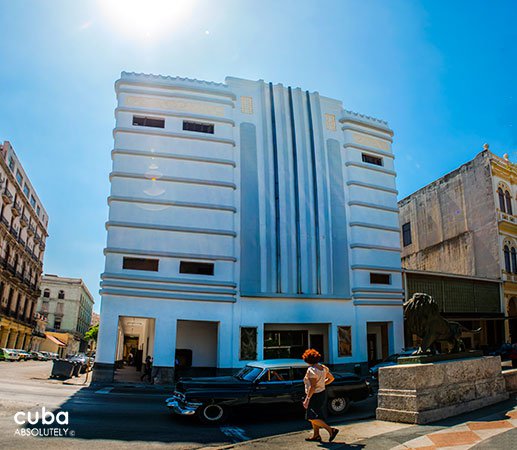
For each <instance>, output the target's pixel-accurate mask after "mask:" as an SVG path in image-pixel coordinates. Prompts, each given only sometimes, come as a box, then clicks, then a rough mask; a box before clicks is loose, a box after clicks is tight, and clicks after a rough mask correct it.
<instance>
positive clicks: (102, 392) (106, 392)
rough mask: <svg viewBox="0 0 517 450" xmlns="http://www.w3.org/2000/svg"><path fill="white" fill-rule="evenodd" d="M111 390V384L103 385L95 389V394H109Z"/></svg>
mask: <svg viewBox="0 0 517 450" xmlns="http://www.w3.org/2000/svg"><path fill="white" fill-rule="evenodd" d="M112 390H113V386H109V387H105V388H102V389H99V390H98V391H95V393H96V394H109V393H110V392H111V391H112Z"/></svg>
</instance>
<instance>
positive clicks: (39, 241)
mask: <svg viewBox="0 0 517 450" xmlns="http://www.w3.org/2000/svg"><path fill="white" fill-rule="evenodd" d="M0 187H1V188H0V191H1V195H2V203H1V205H0V301H1V306H0V347H4V348H5V347H7V348H18V349H25V350H27V349H29V348H30V343H31V337H32V332H33V329H34V327H35V324H36V322H35V316H34V313H35V312H36V302H37V299H38V297H39V283H40V276H41V273H42V267H43V255H44V251H45V240H46V238H47V236H48V234H47V225H48V216H47V213H46V211H45V209H44V208H43V205H42V203H41V201H40V199H39V198H38V195H37V194H36V191H35V189H34V187H33V186H32V184H31V182H30V181H29V177H28V175H27V174H26V173H25V171H24V169H23V167H22V165H21V163H20V161H19V159H18V157H17V156H16V153H15V152H14V150H13V148H12V146H11V144H10V143H9V142H4V143H3V144H2V145H1V146H0Z"/></svg>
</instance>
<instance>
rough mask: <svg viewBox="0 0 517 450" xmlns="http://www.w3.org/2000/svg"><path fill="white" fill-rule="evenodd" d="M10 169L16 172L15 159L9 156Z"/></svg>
mask: <svg viewBox="0 0 517 450" xmlns="http://www.w3.org/2000/svg"><path fill="white" fill-rule="evenodd" d="M9 169H11V172H14V158H13V157H12V156H9Z"/></svg>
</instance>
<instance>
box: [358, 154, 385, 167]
mask: <svg viewBox="0 0 517 450" xmlns="http://www.w3.org/2000/svg"><path fill="white" fill-rule="evenodd" d="M363 162H365V163H368V164H375V165H376V166H382V158H377V156H372V155H367V154H366V153H363Z"/></svg>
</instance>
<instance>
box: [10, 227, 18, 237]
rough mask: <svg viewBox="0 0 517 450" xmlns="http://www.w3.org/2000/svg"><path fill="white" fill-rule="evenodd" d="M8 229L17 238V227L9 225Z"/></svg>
mask: <svg viewBox="0 0 517 450" xmlns="http://www.w3.org/2000/svg"><path fill="white" fill-rule="evenodd" d="M10 231H11V234H12V235H13V236H14V237H15V238H17V237H18V229H17V228H14V227H13V226H11V228H10Z"/></svg>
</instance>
